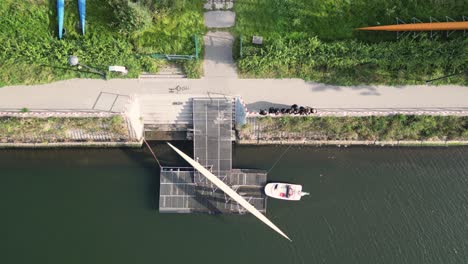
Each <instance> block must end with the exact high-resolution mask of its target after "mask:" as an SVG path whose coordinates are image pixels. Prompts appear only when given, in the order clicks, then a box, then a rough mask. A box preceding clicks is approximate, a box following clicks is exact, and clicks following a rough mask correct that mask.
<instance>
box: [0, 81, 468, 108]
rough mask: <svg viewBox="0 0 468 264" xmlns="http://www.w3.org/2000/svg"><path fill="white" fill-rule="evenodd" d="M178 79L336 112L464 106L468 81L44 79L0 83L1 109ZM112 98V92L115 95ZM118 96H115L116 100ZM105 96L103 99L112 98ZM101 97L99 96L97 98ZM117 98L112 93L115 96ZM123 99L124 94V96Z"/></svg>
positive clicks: (153, 88) (76, 100) (87, 98)
mask: <svg viewBox="0 0 468 264" xmlns="http://www.w3.org/2000/svg"><path fill="white" fill-rule="evenodd" d="M177 85H179V86H182V87H186V88H185V89H183V90H182V91H181V92H180V94H206V95H207V96H208V95H209V94H225V95H241V96H242V97H243V99H244V101H245V103H246V104H247V106H248V108H249V110H251V111H252V110H257V109H260V108H268V107H269V106H272V105H278V106H282V105H283V106H291V105H292V104H299V105H304V106H311V107H314V108H318V109H323V110H324V111H325V110H327V111H331V110H333V111H334V112H353V111H354V112H366V111H367V112H373V111H384V112H389V113H390V112H394V111H395V110H398V109H400V110H404V109H406V110H408V109H411V110H412V111H419V110H423V109H427V110H431V111H433V110H434V111H440V112H444V111H448V110H450V109H468V100H467V98H468V87H467V86H425V85H421V86H399V87H392V86H372V85H366V86H350V87H345V86H329V85H324V84H320V83H313V82H305V81H303V80H300V79H230V78H205V79H198V80H196V79H177V80H176V79H174V80H138V79H113V80H109V81H104V80H90V79H75V80H67V81H60V82H55V83H51V84H46V85H34V86H11V87H3V88H0V111H1V110H2V109H16V110H19V109H21V108H23V107H27V108H29V109H30V110H35V109H50V110H53V109H76V110H80V109H81V110H91V109H93V107H95V105H96V101H98V98H99V97H100V95H101V97H102V93H103V92H104V93H106V95H107V93H108V94H117V95H120V96H119V97H118V98H124V97H125V95H132V94H136V95H138V94H154V95H157V94H170V91H171V90H173V89H174V87H176V86H177ZM114 98H116V97H114ZM118 98H117V100H119V99H118ZM108 99H109V98H107V99H106V102H109V106H110V102H111V101H112V100H110V99H109V100H108ZM99 100H101V99H99ZM114 100H115V99H114ZM122 102H125V100H123V99H122Z"/></svg>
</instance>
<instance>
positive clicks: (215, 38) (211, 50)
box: [203, 31, 237, 78]
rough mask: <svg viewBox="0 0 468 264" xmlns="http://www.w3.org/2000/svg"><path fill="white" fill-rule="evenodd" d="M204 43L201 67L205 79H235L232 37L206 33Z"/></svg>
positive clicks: (217, 33)
mask: <svg viewBox="0 0 468 264" xmlns="http://www.w3.org/2000/svg"><path fill="white" fill-rule="evenodd" d="M203 40H204V42H205V57H204V61H203V67H204V71H205V75H204V76H205V78H219V77H222V78H226V77H227V78H237V70H236V64H235V63H234V60H233V58H232V44H233V43H234V37H233V36H232V35H231V33H229V32H222V31H216V32H208V33H207V34H206V35H205V36H204V37H203Z"/></svg>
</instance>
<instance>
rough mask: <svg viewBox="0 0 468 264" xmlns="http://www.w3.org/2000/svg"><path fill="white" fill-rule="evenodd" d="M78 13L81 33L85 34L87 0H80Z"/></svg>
mask: <svg viewBox="0 0 468 264" xmlns="http://www.w3.org/2000/svg"><path fill="white" fill-rule="evenodd" d="M78 13H79V15H80V25H81V33H82V34H83V35H84V34H85V24H86V0H78Z"/></svg>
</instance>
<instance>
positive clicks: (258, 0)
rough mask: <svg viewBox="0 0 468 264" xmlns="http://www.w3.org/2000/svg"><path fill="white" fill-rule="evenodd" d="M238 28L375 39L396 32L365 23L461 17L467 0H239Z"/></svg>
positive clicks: (270, 34)
mask: <svg viewBox="0 0 468 264" xmlns="http://www.w3.org/2000/svg"><path fill="white" fill-rule="evenodd" d="M234 9H235V11H236V14H237V21H236V31H237V32H239V33H243V34H245V35H253V34H256V35H263V36H266V37H272V38H274V37H279V36H284V35H285V34H288V33H294V32H301V33H306V34H307V35H308V36H318V37H319V38H320V39H323V40H340V39H350V38H359V39H375V35H378V38H377V39H378V40H380V39H381V37H382V36H386V37H387V38H388V37H390V38H392V39H393V38H394V36H395V35H394V34H392V33H390V34H379V33H375V32H372V33H369V32H359V31H356V30H354V29H356V28H359V27H364V26H374V25H379V24H381V25H384V24H394V23H395V18H396V17H399V18H402V19H405V20H407V22H409V21H410V19H411V18H412V17H417V18H419V19H421V20H426V21H427V20H428V19H429V17H430V16H432V17H436V18H438V19H445V16H451V17H452V18H454V19H455V18H456V19H460V18H461V16H462V15H466V11H467V9H466V1H465V0H444V1H440V0H238V1H236V4H235V5H234Z"/></svg>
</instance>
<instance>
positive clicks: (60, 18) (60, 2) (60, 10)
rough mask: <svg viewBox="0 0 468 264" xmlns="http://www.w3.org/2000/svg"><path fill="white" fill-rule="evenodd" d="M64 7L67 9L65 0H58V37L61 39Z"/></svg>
mask: <svg viewBox="0 0 468 264" xmlns="http://www.w3.org/2000/svg"><path fill="white" fill-rule="evenodd" d="M64 9H65V0H57V22H58V38H59V39H62V33H63V14H64Z"/></svg>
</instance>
